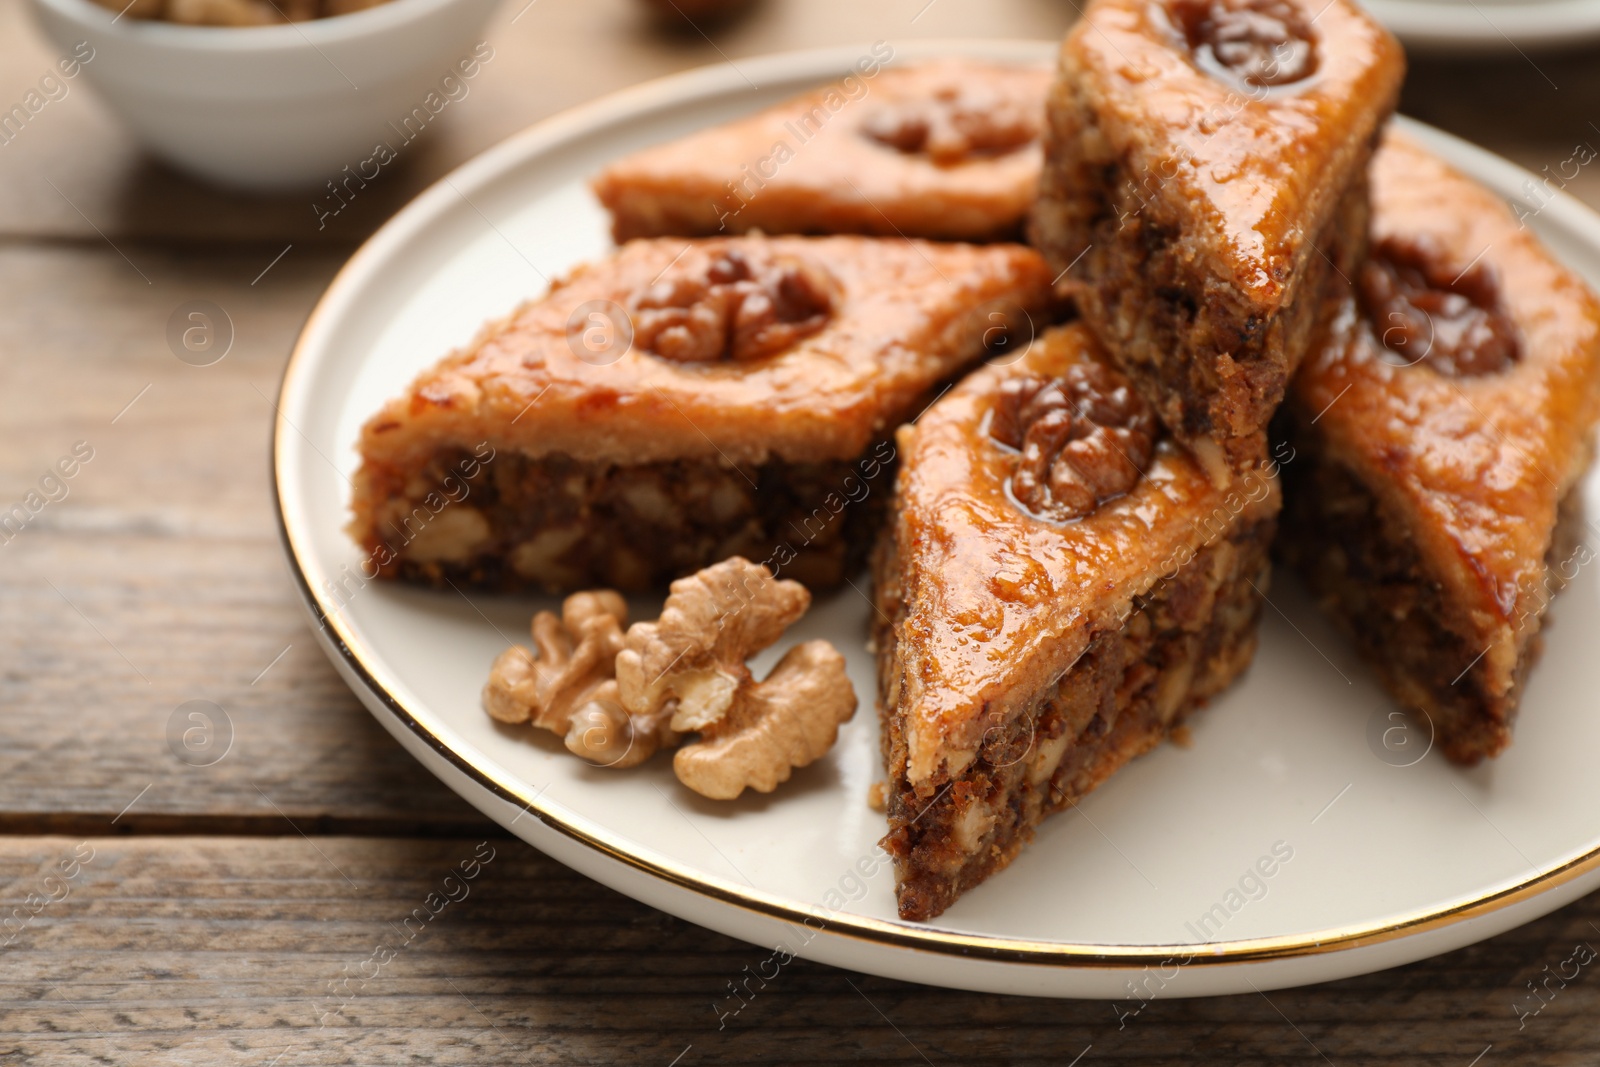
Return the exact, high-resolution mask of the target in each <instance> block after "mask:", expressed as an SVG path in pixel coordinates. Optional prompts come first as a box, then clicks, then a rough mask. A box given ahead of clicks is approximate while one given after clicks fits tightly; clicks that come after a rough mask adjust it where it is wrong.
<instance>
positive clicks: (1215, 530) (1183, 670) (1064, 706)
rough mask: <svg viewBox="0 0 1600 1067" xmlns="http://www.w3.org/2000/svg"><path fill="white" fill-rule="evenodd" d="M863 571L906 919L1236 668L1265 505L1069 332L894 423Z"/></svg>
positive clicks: (988, 865) (979, 869)
mask: <svg viewBox="0 0 1600 1067" xmlns="http://www.w3.org/2000/svg"><path fill="white" fill-rule="evenodd" d="M899 441H900V448H901V453H902V457H901V462H902V467H901V471H900V474H899V476H898V480H897V488H896V494H895V500H894V504H893V506H892V510H891V515H890V519H889V524H888V527H887V528H886V530H885V531H884V534H883V536H882V539H881V541H880V544H879V547H878V550H877V552H876V553H875V559H874V571H875V585H876V602H877V607H878V611H877V612H876V613H875V614H876V616H877V628H878V629H877V634H876V641H877V647H878V655H879V685H880V690H881V692H880V696H881V701H882V715H883V755H884V761H885V764H886V768H887V771H888V789H887V803H888V815H889V834H888V836H887V837H886V838H885V839H884V846H885V848H886V849H887V850H888V851H889V852H890V853H891V854H892V855H893V856H894V858H895V882H896V893H897V895H898V899H899V907H900V914H901V916H902V917H904V918H907V919H929V918H932V917H933V916H936V915H938V914H939V913H940V912H942V911H944V910H945V909H946V908H947V907H949V905H950V904H951V903H952V902H953V901H954V900H955V899H956V898H957V897H958V896H960V895H961V894H962V893H963V892H965V891H966V890H967V889H970V888H971V887H972V886H974V885H976V884H977V883H978V882H981V881H982V880H983V879H985V878H987V877H988V876H989V875H991V874H993V873H994V872H995V871H997V870H999V869H1001V868H1002V867H1004V866H1005V865H1006V864H1007V863H1009V862H1010V861H1011V859H1012V858H1013V857H1014V856H1015V855H1016V853H1017V852H1018V850H1019V849H1021V848H1022V846H1023V845H1024V844H1025V843H1026V842H1027V840H1028V839H1029V837H1030V836H1031V835H1032V832H1033V828H1034V827H1035V826H1036V825H1037V824H1038V823H1039V821H1040V820H1041V819H1043V818H1044V816H1046V815H1048V814H1050V813H1051V812H1054V811H1058V810H1060V809H1062V808H1065V807H1068V806H1070V805H1072V804H1075V803H1076V802H1077V801H1078V800H1079V799H1080V798H1081V797H1083V796H1084V795H1085V794H1086V793H1088V792H1089V791H1090V790H1091V789H1093V788H1094V787H1095V786H1096V785H1098V784H1099V783H1100V782H1102V781H1104V780H1105V778H1106V777H1107V776H1108V775H1110V774H1111V773H1112V772H1113V771H1115V770H1116V769H1117V768H1118V767H1120V766H1122V765H1123V764H1124V763H1126V762H1127V761H1128V760H1129V759H1132V758H1133V757H1134V756H1137V755H1139V754H1140V753H1141V752H1144V751H1146V750H1147V749H1149V748H1151V747H1152V746H1154V745H1155V744H1156V743H1158V742H1159V741H1160V740H1161V739H1162V738H1163V737H1164V736H1166V734H1167V733H1168V732H1169V731H1170V730H1172V729H1173V728H1174V727H1176V726H1177V725H1178V724H1179V723H1181V722H1182V721H1183V720H1184V718H1185V716H1187V715H1188V714H1189V713H1190V712H1191V711H1193V710H1194V709H1195V708H1196V707H1198V706H1199V705H1201V704H1202V703H1204V702H1205V701H1206V700H1207V699H1208V698H1210V697H1211V696H1213V695H1215V694H1216V693H1218V692H1220V691H1221V690H1222V689H1224V688H1225V687H1226V686H1227V685H1228V684H1229V683H1230V682H1231V681H1233V679H1234V678H1235V677H1237V676H1238V674H1239V673H1240V672H1241V671H1242V670H1244V668H1245V667H1246V666H1247V665H1248V664H1249V662H1250V658H1251V656H1252V654H1253V653H1254V651H1255V647H1256V623H1257V620H1258V617H1259V614H1260V604H1261V596H1262V594H1263V591H1264V590H1265V588H1266V583H1267V579H1268V560H1267V549H1268V544H1269V542H1270V541H1271V538H1272V534H1273V530H1274V527H1275V523H1276V519H1277V513H1278V507H1279V499H1280V498H1279V492H1278V484H1277V479H1276V477H1275V476H1274V475H1273V473H1272V471H1271V469H1270V467H1262V468H1258V469H1255V470H1252V471H1250V472H1248V473H1247V474H1246V475H1245V476H1243V477H1242V478H1240V479H1237V480H1235V481H1234V483H1233V485H1232V488H1231V489H1228V490H1224V489H1219V488H1217V487H1216V485H1215V484H1214V483H1213V482H1212V481H1211V479H1210V478H1209V477H1208V476H1207V475H1206V473H1205V472H1204V471H1203V470H1202V469H1201V467H1200V465H1199V464H1198V463H1197V462H1196V461H1195V459H1194V458H1193V456H1191V455H1190V453H1189V452H1188V451H1187V450H1185V449H1184V448H1183V447H1182V446H1181V445H1179V444H1178V443H1177V442H1176V441H1174V440H1173V439H1172V438H1171V437H1170V436H1169V435H1168V434H1167V433H1166V432H1165V431H1164V430H1163V429H1162V427H1161V424H1160V423H1159V421H1158V420H1157V419H1156V417H1155V414H1154V412H1153V411H1152V410H1151V408H1150V405H1149V404H1147V403H1146V402H1145V401H1144V400H1143V399H1142V398H1141V397H1140V396H1139V395H1138V393H1137V392H1136V391H1135V390H1133V389H1132V388H1131V386H1130V384H1129V382H1128V380H1127V378H1125V377H1124V376H1123V375H1122V374H1121V373H1120V372H1118V371H1117V370H1115V369H1113V368H1112V366H1111V365H1110V363H1109V362H1108V361H1107V360H1106V359H1105V357H1104V356H1103V354H1102V353H1101V352H1100V350H1099V346H1098V345H1097V344H1096V343H1095V341H1094V339H1093V337H1092V336H1091V335H1090V334H1089V332H1088V331H1087V330H1086V329H1084V328H1083V327H1082V326H1081V325H1076V324H1075V325H1070V326H1065V327H1060V328H1058V329H1056V330H1053V331H1051V332H1050V333H1048V334H1046V335H1045V336H1044V337H1043V338H1041V339H1040V340H1039V341H1037V342H1035V344H1034V345H1033V346H1032V348H1030V349H1029V350H1028V352H1027V354H1026V356H1025V357H1024V358H1022V359H1020V360H1014V361H1013V362H1012V364H1011V365H1009V366H989V367H986V368H984V369H983V370H980V371H978V372H977V373H975V374H973V375H971V376H970V377H968V378H967V379H966V380H965V381H963V382H962V383H961V384H960V385H958V386H957V387H956V388H955V389H953V390H952V391H951V392H950V393H949V394H948V395H946V396H945V397H944V398H943V399H941V400H940V401H939V402H938V403H936V404H934V405H933V407H932V408H930V409H929V410H928V412H927V413H926V414H924V415H923V416H922V417H921V418H920V419H919V420H917V422H916V423H915V424H914V425H913V426H909V427H907V428H905V429H903V430H902V431H901V432H900V436H899Z"/></svg>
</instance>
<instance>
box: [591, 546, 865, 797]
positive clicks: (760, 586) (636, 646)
mask: <svg viewBox="0 0 1600 1067" xmlns="http://www.w3.org/2000/svg"><path fill="white" fill-rule="evenodd" d="M810 605H811V594H810V593H808V592H806V589H805V587H804V586H802V585H801V584H800V583H799V582H791V581H779V580H776V579H774V578H773V577H772V574H771V572H769V571H768V570H767V569H766V568H765V567H763V566H760V565H758V564H754V563H751V562H750V561H748V560H745V559H741V558H739V557H737V556H736V557H734V558H733V559H729V560H725V561H723V562H722V563H719V564H717V565H715V566H713V567H708V568H706V569H705V570H703V571H701V572H700V573H698V574H695V575H692V576H690V577H688V578H681V579H679V580H678V581H676V582H673V583H672V595H671V596H669V597H668V598H667V602H666V604H665V606H664V607H663V608H662V611H661V618H660V619H659V620H658V621H657V622H654V623H638V624H636V625H634V626H633V627H631V628H630V629H629V630H628V636H627V647H626V648H625V649H623V651H622V652H621V653H619V654H618V656H617V683H618V691H619V694H620V697H621V700H622V705H623V707H624V708H626V709H627V710H628V712H629V713H630V714H632V715H635V716H642V715H656V714H660V713H662V712H663V711H665V710H667V709H669V708H670V709H672V718H671V726H672V729H674V730H677V731H680V732H685V733H687V732H689V731H695V732H698V733H699V735H700V737H699V740H698V741H696V742H694V743H692V744H689V745H686V746H684V747H683V748H681V749H679V750H678V753H677V755H676V756H674V758H673V761H672V767H673V770H674V771H675V772H676V773H677V775H678V779H679V780H680V781H681V782H683V784H684V785H686V786H688V787H689V788H690V789H693V790H694V791H695V792H697V793H700V794H701V795H703V796H707V797H711V798H713V799H717V800H731V799H733V798H734V797H737V796H738V795H739V794H740V793H742V792H743V791H744V790H745V789H746V788H749V789H754V790H756V791H757V792H761V793H770V792H771V791H772V790H773V789H775V788H777V786H778V784H779V783H780V782H784V781H787V780H788V779H789V776H790V774H792V773H793V771H794V769H795V768H797V767H804V766H806V765H807V764H809V763H812V762H814V761H815V760H817V759H820V758H821V757H822V756H823V755H824V754H825V753H826V752H827V751H828V749H829V748H831V747H832V746H833V743H834V741H835V740H836V739H837V737H838V734H839V725H840V724H841V723H843V722H845V721H847V720H849V718H850V717H851V716H852V715H854V714H855V710H856V695H855V690H854V689H853V688H852V687H851V685H850V679H849V678H848V677H847V676H846V674H845V666H844V657H843V656H841V655H840V654H839V653H838V652H837V651H836V650H835V649H834V648H833V646H832V645H830V644H828V642H826V641H808V642H806V643H804V644H802V645H798V646H796V647H795V648H793V649H790V650H789V652H788V654H786V655H785V656H784V657H783V659H782V660H780V661H779V662H778V665H777V666H776V667H774V668H773V669H772V672H771V673H770V674H768V675H767V677H766V678H765V679H764V680H762V681H759V682H758V681H756V680H755V678H754V677H753V676H752V675H751V673H750V669H749V667H747V666H746V665H745V661H746V660H747V659H748V658H749V657H751V656H753V655H755V654H756V653H757V652H759V651H761V650H762V649H764V648H767V647H768V646H770V645H772V644H773V643H774V642H775V641H777V640H778V638H779V637H781V636H782V635H783V632H784V631H785V630H786V629H788V627H789V626H790V625H791V624H792V623H793V622H794V621H795V620H797V619H799V618H800V616H801V615H803V614H805V612H806V609H807V608H808V607H810Z"/></svg>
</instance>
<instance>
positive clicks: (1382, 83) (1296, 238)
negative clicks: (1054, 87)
mask: <svg viewBox="0 0 1600 1067" xmlns="http://www.w3.org/2000/svg"><path fill="white" fill-rule="evenodd" d="M1290 3H1291V5H1292V6H1293V7H1294V8H1296V9H1299V11H1300V12H1301V14H1302V21H1303V22H1305V23H1306V24H1308V25H1310V26H1311V28H1312V30H1313V31H1314V37H1315V41H1314V46H1315V50H1316V53H1317V55H1316V59H1315V70H1314V73H1312V74H1311V75H1310V76H1309V77H1307V78H1304V79H1302V80H1298V81H1294V82H1291V83H1289V84H1285V85H1278V86H1259V85H1257V86H1252V85H1250V84H1247V83H1245V82H1243V81H1237V82H1235V81H1232V80H1230V79H1226V78H1224V77H1220V76H1218V75H1216V74H1213V73H1208V72H1207V71H1206V70H1204V69H1202V67H1201V66H1200V65H1199V64H1198V63H1197V61H1196V59H1195V56H1194V55H1193V54H1192V53H1191V51H1190V49H1189V46H1188V43H1187V41H1186V40H1185V37H1184V33H1183V31H1182V29H1181V28H1180V27H1179V26H1178V25H1177V24H1176V19H1175V18H1174V16H1173V14H1172V10H1171V8H1170V7H1169V6H1168V4H1167V3H1165V2H1163V0H1095V2H1094V3H1092V4H1090V5H1089V6H1088V7H1087V9H1086V10H1085V12H1084V16H1083V18H1082V19H1080V20H1079V22H1078V23H1077V25H1075V26H1074V27H1073V29H1072V30H1071V32H1069V33H1068V34H1067V37H1066V39H1065V40H1064V41H1063V42H1062V46H1061V70H1062V82H1061V84H1062V85H1075V86H1076V87H1077V88H1076V89H1075V90H1074V91H1076V92H1078V93H1080V94H1082V95H1083V96H1084V97H1086V100H1087V103H1088V104H1089V106H1090V107H1091V108H1092V109H1093V110H1094V111H1095V113H1096V115H1097V119H1098V122H1099V126H1100V132H1101V133H1102V134H1103V135H1104V137H1105V139H1106V140H1107V142H1109V143H1108V145H1107V146H1106V147H1107V149H1108V154H1109V155H1110V156H1112V157H1114V158H1116V159H1118V160H1119V161H1120V162H1121V165H1122V167H1123V169H1124V170H1125V172H1126V173H1127V174H1128V176H1129V179H1128V180H1131V181H1134V182H1137V183H1140V185H1141V187H1142V188H1143V189H1145V190H1147V192H1148V199H1149V200H1151V201H1154V202H1156V203H1160V202H1163V201H1165V202H1168V203H1181V204H1183V205H1184V206H1183V208H1182V209H1181V216H1182V220H1183V221H1184V222H1185V224H1186V225H1197V226H1198V227H1200V228H1201V229H1202V230H1203V235H1201V237H1202V246H1203V247H1205V248H1207V249H1208V250H1209V254H1211V255H1213V256H1214V257H1215V258H1216V259H1217V260H1218V262H1217V264H1216V266H1215V267H1214V268H1213V269H1214V270H1218V271H1220V278H1219V280H1221V281H1224V282H1228V283H1231V284H1232V285H1234V286H1236V287H1238V288H1239V289H1240V290H1242V291H1244V293H1246V294H1247V295H1248V296H1249V298H1250V299H1251V300H1252V301H1255V302H1257V303H1260V304H1263V305H1265V306H1267V307H1269V308H1271V307H1276V306H1277V305H1278V304H1279V303H1281V302H1282V300H1283V299H1284V298H1285V296H1286V295H1287V292H1286V288H1287V286H1288V283H1289V281H1290V276H1291V272H1292V269H1293V266H1294V264H1295V262H1296V261H1297V259H1298V258H1299V257H1300V256H1301V255H1302V254H1304V252H1305V248H1306V243H1307V242H1309V241H1311V240H1312V239H1313V238H1314V237H1315V236H1316V235H1317V234H1318V233H1319V232H1321V231H1322V229H1323V228H1324V224H1325V223H1326V222H1327V221H1328V220H1329V219H1330V218H1331V217H1332V215H1333V212H1334V210H1335V207H1336V205H1337V202H1338V200H1339V198H1340V196H1342V195H1343V193H1344V192H1345V190H1346V188H1347V186H1348V184H1349V182H1350V181H1352V180H1355V179H1357V175H1356V174H1355V173H1354V171H1355V168H1356V166H1357V165H1358V164H1359V162H1360V159H1361V156H1362V154H1363V153H1364V151H1365V148H1366V145H1367V144H1368V143H1369V141H1370V139H1371V137H1372V136H1373V135H1374V133H1375V131H1376V130H1377V127H1378V124H1379V123H1380V122H1382V121H1383V120H1384V119H1385V118H1387V116H1388V114H1389V112H1390V111H1391V110H1392V109H1393V105H1394V100H1395V98H1396V95H1397V94H1398V92H1399V87H1400V81H1401V78H1402V76H1403V73H1404V58H1403V54H1402V52H1401V50H1400V46H1399V44H1398V43H1397V42H1396V41H1395V39H1394V38H1393V36H1391V35H1390V34H1389V32H1388V31H1387V30H1385V29H1383V27H1381V26H1380V25H1378V23H1377V22H1376V21H1374V20H1373V19H1372V18H1371V17H1370V16H1368V15H1367V14H1365V13H1364V12H1363V11H1362V10H1361V9H1360V8H1359V7H1358V6H1357V5H1356V4H1355V3H1353V2H1352V0H1332V2H1331V3H1327V0H1290ZM1324 3H1326V6H1325V7H1324V6H1323V5H1324ZM1058 91H1061V90H1058ZM1145 210H1146V211H1152V210H1153V209H1152V208H1148V207H1147V208H1146V209H1145ZM1154 221H1157V222H1170V221H1171V220H1164V219H1156V220H1154ZM1325 251H1329V253H1330V254H1331V250H1325ZM1313 254H1314V253H1313Z"/></svg>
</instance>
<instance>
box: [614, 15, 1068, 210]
mask: <svg viewBox="0 0 1600 1067" xmlns="http://www.w3.org/2000/svg"><path fill="white" fill-rule="evenodd" d="M880 45H882V42H880ZM874 51H875V52H876V51H877V50H876V49H875V50H874ZM890 51H891V52H892V51H893V50H892V49H891V50H890ZM882 62H883V57H882V56H881V55H877V56H874V55H868V56H864V57H863V62H862V63H861V64H859V65H858V70H857V72H856V73H852V74H851V75H849V76H847V77H845V78H844V79H843V80H842V81H838V82H834V83H832V84H829V85H824V86H822V87H820V88H818V89H815V90H812V91H811V92H808V93H804V94H802V95H800V96H797V97H794V98H793V99H790V100H785V101H784V102H783V103H781V104H775V105H773V106H772V107H769V108H767V109H765V110H763V111H760V112H758V113H757V114H755V115H751V116H750V117H748V118H743V119H737V120H735V121H733V122H730V123H728V124H726V125H723V126H716V127H713V128H711V129H708V130H700V131H698V132H696V133H692V134H690V135H689V136H687V137H683V138H680V139H678V140H675V141H669V142H668V143H666V144H661V145H655V146H652V147H650V148H646V149H643V150H641V151H638V152H635V153H633V154H632V155H629V156H626V157H624V158H622V159H620V160H618V161H617V162H615V163H613V164H611V165H610V166H609V167H607V168H606V169H605V170H604V171H602V172H601V173H600V175H599V177H597V178H596V179H595V180H594V192H595V195H596V196H597V197H599V199H600V201H601V203H603V204H605V206H606V208H607V209H608V210H609V211H610V212H611V217H612V235H613V236H614V237H615V238H616V239H617V240H618V241H626V240H631V239H632V238H635V237H661V236H668V235H683V236H690V237H692V236H713V235H728V234H735V233H746V232H748V231H751V230H762V231H764V232H766V233H859V234H876V235H878V236H883V237H896V236H898V237H927V238H935V239H939V240H957V241H1008V240H1016V239H1018V238H1020V237H1021V236H1022V227H1023V221H1024V219H1025V218H1026V217H1027V214H1028V208H1029V207H1030V206H1031V205H1032V203H1033V198H1034V195H1035V193H1036V192H1037V191H1038V187H1039V133H1040V127H1041V125H1042V124H1043V121H1044V95H1045V90H1046V89H1047V88H1049V85H1050V72H1049V70H1048V69H1046V68H1045V67H1043V66H1031V67H1017V66H1006V65H1003V64H999V63H984V62H979V61H977V60H970V59H942V60H935V61H932V62H927V63H916V64H912V65H909V66H905V67H895V68H892V69H881V70H880V69H879V67H880V66H881V64H882Z"/></svg>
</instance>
